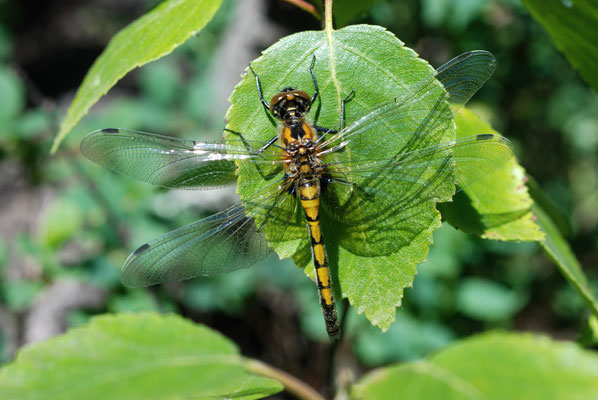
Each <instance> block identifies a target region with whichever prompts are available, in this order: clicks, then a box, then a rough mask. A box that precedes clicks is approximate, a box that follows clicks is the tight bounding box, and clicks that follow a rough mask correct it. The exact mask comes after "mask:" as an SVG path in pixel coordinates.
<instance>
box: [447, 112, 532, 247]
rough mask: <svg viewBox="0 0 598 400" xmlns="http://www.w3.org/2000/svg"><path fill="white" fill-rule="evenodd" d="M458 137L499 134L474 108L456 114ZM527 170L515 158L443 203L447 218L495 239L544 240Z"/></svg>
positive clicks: (457, 226)
mask: <svg viewBox="0 0 598 400" xmlns="http://www.w3.org/2000/svg"><path fill="white" fill-rule="evenodd" d="M455 123H456V124H457V137H467V136H471V135H475V134H483V133H493V134H498V132H496V131H495V130H493V129H492V128H491V127H490V126H489V125H488V124H487V123H485V122H484V121H482V120H481V119H480V118H479V117H477V116H476V115H475V114H473V113H472V112H471V111H469V110H466V109H462V110H460V111H459V113H457V115H456V116H455ZM525 183H526V177H525V170H524V169H523V167H521V165H519V163H518V162H517V160H516V159H514V158H513V159H512V160H511V161H509V162H508V163H507V164H506V165H504V166H503V167H501V168H500V169H499V170H498V171H496V172H494V173H493V174H491V175H489V176H487V177H485V178H483V179H481V180H480V181H478V182H476V183H474V184H473V185H471V186H469V187H467V188H466V189H465V190H464V191H462V192H460V193H458V194H457V195H456V196H455V197H454V198H453V201H452V202H450V203H443V204H441V205H440V207H439V208H440V211H441V212H442V217H443V219H445V220H447V221H448V222H449V223H450V224H451V225H453V226H455V227H456V228H458V229H460V230H462V231H465V232H467V233H471V234H473V235H478V236H481V237H484V238H488V239H495V240H517V241H519V240H524V241H537V240H541V239H542V238H543V237H544V235H543V233H542V232H541V231H540V228H539V227H538V225H537V224H536V223H535V222H534V220H535V217H534V215H533V213H532V212H531V206H532V204H533V201H532V199H531V198H530V196H529V194H528V190H527V186H526V185H525Z"/></svg>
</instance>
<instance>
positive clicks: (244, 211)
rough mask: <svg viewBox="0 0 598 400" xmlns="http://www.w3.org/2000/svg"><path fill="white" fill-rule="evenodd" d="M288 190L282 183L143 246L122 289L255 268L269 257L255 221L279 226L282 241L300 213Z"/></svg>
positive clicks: (125, 272) (133, 257) (127, 271)
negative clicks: (253, 265) (296, 214)
mask: <svg viewBox="0 0 598 400" xmlns="http://www.w3.org/2000/svg"><path fill="white" fill-rule="evenodd" d="M287 190H288V182H287V181H285V180H281V181H280V182H278V183H276V184H271V185H269V186H268V187H266V188H265V189H264V190H262V191H261V192H259V193H258V194H257V195H255V196H253V197H252V198H251V199H247V200H246V201H244V202H243V203H239V204H237V205H234V206H232V207H230V208H229V209H227V210H225V211H222V212H219V213H217V214H214V215H212V216H210V217H207V218H204V219H202V220H199V221H197V222H194V223H192V224H189V225H187V226H184V227H182V228H179V229H177V230H175V231H172V232H170V233H167V234H166V235H164V236H162V237H160V238H158V239H156V240H154V241H152V242H149V243H146V244H144V245H143V246H141V247H139V248H138V249H137V250H135V252H133V253H132V254H131V255H130V256H129V257H128V258H127V260H126V261H125V265H124V266H123V270H122V281H123V283H124V284H125V285H127V286H133V287H142V286H150V285H155V284H158V283H163V282H169V281H176V280H181V279H190V278H194V277H197V276H200V275H205V276H209V275H215V274H222V273H226V272H230V271H234V270H237V269H241V268H247V267H249V266H251V265H252V264H254V263H256V262H257V261H259V260H261V259H263V258H264V257H265V256H266V255H268V254H269V253H270V248H269V247H268V244H267V243H266V240H265V238H264V235H263V234H262V232H261V230H262V226H259V227H258V226H256V224H255V221H254V217H255V216H256V215H264V217H263V221H264V222H263V223H275V224H278V225H279V226H280V229H279V232H280V233H279V234H280V235H281V237H282V236H284V233H285V229H284V228H285V226H286V225H288V222H289V220H290V219H291V218H292V217H293V215H295V210H296V202H295V198H294V197H293V196H290V195H289V194H288V193H287ZM274 239H276V238H274Z"/></svg>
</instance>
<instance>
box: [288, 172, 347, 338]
mask: <svg viewBox="0 0 598 400" xmlns="http://www.w3.org/2000/svg"><path fill="white" fill-rule="evenodd" d="M297 189H298V192H299V199H300V200H301V206H302V207H303V211H304V212H305V218H306V220H307V226H308V229H309V235H310V237H311V248H312V254H313V259H314V266H315V269H316V281H317V284H318V292H319V295H320V304H321V305H322V311H323V313H324V320H325V322H326V330H327V331H328V335H329V336H330V337H331V338H338V336H339V334H340V328H339V325H338V318H337V315H336V307H335V304H334V294H333V292H332V282H331V279H330V273H329V270H328V260H327V257H326V249H325V248H324V239H323V237H322V230H321V227H320V181H319V180H318V179H315V178H314V179H307V180H300V182H299V183H298V185H297Z"/></svg>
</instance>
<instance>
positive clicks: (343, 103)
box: [338, 89, 355, 131]
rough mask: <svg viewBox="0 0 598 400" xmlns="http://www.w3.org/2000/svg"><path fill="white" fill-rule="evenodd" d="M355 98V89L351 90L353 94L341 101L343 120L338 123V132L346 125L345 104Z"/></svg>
mask: <svg viewBox="0 0 598 400" xmlns="http://www.w3.org/2000/svg"><path fill="white" fill-rule="evenodd" d="M354 96H355V89H351V92H350V93H349V94H348V95H347V97H345V98H344V99H343V101H341V120H340V121H339V123H338V130H339V131H340V130H342V129H343V125H344V124H345V103H347V102H349V101H351V99H353V97H354Z"/></svg>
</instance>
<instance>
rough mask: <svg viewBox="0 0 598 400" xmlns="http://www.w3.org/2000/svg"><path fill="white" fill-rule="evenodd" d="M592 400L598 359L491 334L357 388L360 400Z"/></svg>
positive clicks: (572, 348)
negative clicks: (402, 398) (399, 397)
mask: <svg viewBox="0 0 598 400" xmlns="http://www.w3.org/2000/svg"><path fill="white" fill-rule="evenodd" d="M397 388H400V393H401V397H404V398H409V399H413V400H416V399H471V400H473V399H480V400H481V399H485V400H490V399H497V400H498V399H512V400H518V399H521V400H534V399H542V400H545V399H555V400H556V399H563V400H564V399H567V400H569V399H580V400H581V399H592V398H596V396H598V357H597V356H596V355H595V354H593V353H591V352H589V351H584V350H582V349H581V348H580V347H578V346H577V345H576V344H573V343H559V342H554V341H551V340H550V339H548V338H545V337H540V336H534V335H529V334H527V335H518V334H505V333H489V334H484V335H480V336H477V337H473V338H470V339H467V340H464V341H462V342H459V343H456V344H454V345H453V346H450V347H448V348H446V349H445V350H442V351H440V352H439V353H437V354H435V355H433V356H431V357H428V359H426V360H425V361H418V362H414V363H408V364H402V365H397V366H392V367H387V368H383V369H379V370H376V371H374V372H372V373H370V374H368V375H366V376H365V377H364V378H363V379H362V380H361V382H359V383H358V385H356V387H355V389H354V395H355V397H356V398H358V399H376V400H381V399H396V398H397Z"/></svg>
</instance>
